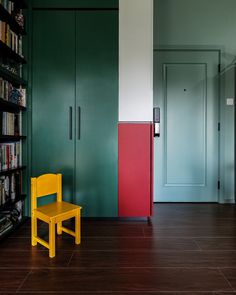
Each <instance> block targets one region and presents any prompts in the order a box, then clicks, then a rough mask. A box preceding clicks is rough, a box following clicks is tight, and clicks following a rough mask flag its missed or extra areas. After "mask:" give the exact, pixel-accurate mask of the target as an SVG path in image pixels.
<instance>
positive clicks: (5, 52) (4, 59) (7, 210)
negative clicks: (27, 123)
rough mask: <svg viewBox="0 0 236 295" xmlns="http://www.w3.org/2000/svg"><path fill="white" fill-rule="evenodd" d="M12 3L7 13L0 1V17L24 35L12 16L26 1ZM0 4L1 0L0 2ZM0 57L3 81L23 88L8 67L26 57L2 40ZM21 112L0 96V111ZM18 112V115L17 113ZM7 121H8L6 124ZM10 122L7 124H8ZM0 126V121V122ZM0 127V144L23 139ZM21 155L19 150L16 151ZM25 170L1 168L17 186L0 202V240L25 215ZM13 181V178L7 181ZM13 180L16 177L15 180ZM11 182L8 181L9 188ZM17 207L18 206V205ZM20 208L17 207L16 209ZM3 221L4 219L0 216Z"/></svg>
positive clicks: (24, 62) (0, 42)
mask: <svg viewBox="0 0 236 295" xmlns="http://www.w3.org/2000/svg"><path fill="white" fill-rule="evenodd" d="M11 1H12V2H14V11H13V12H12V14H11V13H9V12H8V11H7V9H5V8H4V6H3V5H2V4H0V20H1V21H3V22H5V23H6V24H8V25H9V27H10V29H11V30H12V31H13V32H14V33H15V34H17V35H18V36H20V35H26V32H25V29H24V28H22V26H20V25H19V24H18V22H17V21H16V19H15V15H16V14H17V13H18V12H20V9H25V8H27V3H26V0H11ZM1 3H2V2H1ZM0 56H1V63H2V64H1V65H0V77H1V78H2V79H3V80H6V81H7V82H9V83H11V84H12V85H13V87H15V88H19V87H20V86H22V87H25V86H27V82H26V81H25V80H24V79H23V78H21V77H20V75H19V73H18V71H17V73H16V74H15V73H14V72H11V67H12V68H13V70H15V69H16V70H17V69H18V68H20V65H24V64H26V60H25V58H24V57H23V56H21V55H19V54H18V53H16V52H15V51H14V50H12V49H11V48H10V47H9V46H8V45H7V44H5V43H4V42H3V41H1V40H0ZM4 64H7V65H8V64H9V69H8V68H7V66H6V67H4ZM21 111H26V107H25V106H21V105H18V104H17V103H14V102H11V101H6V100H4V99H3V97H0V112H9V113H19V112H21ZM20 115H22V114H20ZM6 124H8V123H6ZM9 124H10V123H9ZM0 125H1V124H0ZM1 132H2V130H0V145H2V143H11V142H13V143H14V142H18V141H21V144H22V140H24V139H26V136H13V135H1ZM20 154H21V155H22V151H21V152H20ZM25 169H26V166H24V165H21V166H19V167H17V168H11V169H4V170H1V171H0V176H3V177H2V183H3V184H4V183H5V180H6V177H4V176H10V177H9V178H11V176H13V174H14V173H16V174H17V175H18V176H16V177H12V179H17V181H18V182H17V183H18V185H17V189H16V198H15V199H14V200H11V199H8V198H7V201H6V202H5V203H4V204H2V205H0V214H1V215H3V216H7V217H9V219H10V220H11V222H12V224H9V226H10V227H9V228H6V229H5V231H4V232H2V233H0V240H2V239H4V238H6V237H7V236H9V235H10V234H11V233H12V232H14V231H15V230H16V229H17V228H18V227H19V226H21V225H22V224H23V223H24V222H25V221H26V220H27V219H28V218H26V217H24V203H25V199H26V194H22V193H21V191H22V188H23V183H22V181H23V175H22V174H23V170H25ZM10 181H13V180H10ZM15 181H16V180H15ZM11 185H12V184H10V187H11ZM2 201H4V199H2V200H1V202H2ZM18 202H21V203H22V212H21V218H20V216H17V215H16V214H15V213H16V211H15V209H17V205H16V204H17V203H18ZM18 209H19V208H18ZM19 211H21V209H19ZM3 221H4V219H3Z"/></svg>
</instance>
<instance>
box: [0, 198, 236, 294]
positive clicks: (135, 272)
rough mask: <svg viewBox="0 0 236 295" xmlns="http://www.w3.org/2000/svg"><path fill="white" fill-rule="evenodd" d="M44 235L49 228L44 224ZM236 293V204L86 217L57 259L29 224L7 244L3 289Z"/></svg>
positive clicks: (62, 240)
mask: <svg viewBox="0 0 236 295" xmlns="http://www.w3.org/2000/svg"><path fill="white" fill-rule="evenodd" d="M39 232H40V235H41V236H45V234H46V233H47V228H46V226H45V225H44V224H41V225H40V230H39ZM12 293H25V294H35V293H37V294H86V295H92V294H106V295H111V294H122V295H127V294H133V295H134V294H135V295H145V294H161V295H168V294H171V295H175V294H191V295H197V294H203V295H207V294H209V295H210V294H211V295H213V294H222V295H223V294H228V295H230V294H236V208H235V206H233V205H217V204H172V205H171V204H157V205H155V214H154V217H153V218H152V220H151V222H149V223H148V222H147V221H144V220H142V221H97V222H95V221H83V225H82V244H81V245H80V246H76V245H75V244H74V242H73V239H72V238H70V237H68V236H67V235H66V234H63V236H62V237H58V238H57V254H56V258H54V259H50V258H48V251H47V250H45V249H44V248H43V247H41V246H37V247H34V248H32V247H31V245H30V224H29V223H27V224H25V225H24V226H22V227H21V228H20V229H19V230H18V231H17V232H15V233H14V234H13V235H12V236H11V237H10V238H8V239H7V240H5V241H3V242H2V243H1V244H0V294H12Z"/></svg>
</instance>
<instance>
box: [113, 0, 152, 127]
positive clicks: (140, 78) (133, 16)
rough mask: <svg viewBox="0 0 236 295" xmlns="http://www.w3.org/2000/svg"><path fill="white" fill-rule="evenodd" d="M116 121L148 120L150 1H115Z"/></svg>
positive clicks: (150, 108) (150, 50) (149, 96)
mask: <svg viewBox="0 0 236 295" xmlns="http://www.w3.org/2000/svg"><path fill="white" fill-rule="evenodd" d="M119 11H120V15H119V121H121V122H122V121H123V122H129V121H130V122H139V121H152V108H153V0H119Z"/></svg>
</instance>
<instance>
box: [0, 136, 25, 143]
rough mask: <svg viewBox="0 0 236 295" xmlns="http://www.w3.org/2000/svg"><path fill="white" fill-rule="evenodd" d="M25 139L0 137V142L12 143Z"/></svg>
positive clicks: (20, 137)
mask: <svg viewBox="0 0 236 295" xmlns="http://www.w3.org/2000/svg"><path fill="white" fill-rule="evenodd" d="M22 139H26V136H23V135H22V136H15V135H0V142H14V141H20V140H22Z"/></svg>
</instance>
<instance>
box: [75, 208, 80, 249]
mask: <svg viewBox="0 0 236 295" xmlns="http://www.w3.org/2000/svg"><path fill="white" fill-rule="evenodd" d="M80 242H81V224H80V209H79V210H77V212H76V216H75V243H76V244H77V245H78V244H80Z"/></svg>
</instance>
